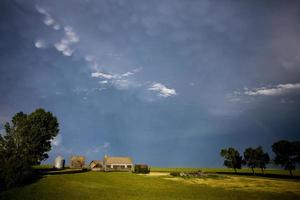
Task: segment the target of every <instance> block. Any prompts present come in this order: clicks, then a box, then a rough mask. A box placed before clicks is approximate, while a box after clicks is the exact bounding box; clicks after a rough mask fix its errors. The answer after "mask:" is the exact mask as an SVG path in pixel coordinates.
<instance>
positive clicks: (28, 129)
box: [0, 109, 59, 187]
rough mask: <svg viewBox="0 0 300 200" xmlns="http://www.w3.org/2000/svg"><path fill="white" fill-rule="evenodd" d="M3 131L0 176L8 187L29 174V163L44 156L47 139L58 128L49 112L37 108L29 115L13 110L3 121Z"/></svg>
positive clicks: (38, 161) (56, 132) (30, 172)
mask: <svg viewBox="0 0 300 200" xmlns="http://www.w3.org/2000/svg"><path fill="white" fill-rule="evenodd" d="M5 131H6V133H5V135H4V136H3V137H1V138H0V155H1V158H0V163H1V165H0V178H1V179H2V180H3V181H4V183H5V185H6V187H11V186H15V185H18V184H20V183H22V182H24V181H25V180H26V179H27V178H29V177H30V176H31V175H32V170H31V166H32V165H36V164H40V162H41V161H43V160H45V159H47V158H48V154H47V152H48V151H50V149H51V140H52V139H53V138H54V137H55V136H56V135H57V134H58V131H59V129H58V122H57V119H56V117H55V116H53V115H52V113H50V112H46V111H45V110H43V109H37V110H36V111H34V112H33V113H31V114H29V115H27V114H24V113H23V112H19V113H17V114H16V115H15V116H14V117H13V118H12V120H11V123H6V124H5Z"/></svg>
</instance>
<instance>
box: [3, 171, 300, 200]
mask: <svg viewBox="0 0 300 200" xmlns="http://www.w3.org/2000/svg"><path fill="white" fill-rule="evenodd" d="M176 169H177V170H178V171H188V170H190V171H192V170H195V169H191V168H184V169H185V170H182V168H181V170H180V169H179V168H176ZM152 170H153V171H160V172H153V173H152V174H150V175H138V174H132V173H123V172H92V171H89V172H83V173H74V174H64V171H62V174H47V175H44V176H43V177H42V178H41V179H39V180H37V181H36V182H34V183H32V184H29V185H26V186H24V187H19V188H15V189H11V190H9V191H6V192H3V193H2V194H1V195H0V199H1V200H2V199H4V200H5V199H14V200H18V199H20V200H48V199H57V200H61V199H66V200H69V199H70V200H71V199H72V200H80V199H93V200H96V199H107V200H110V199H133V200H134V199H163V200H168V199H198V200H199V199H207V200H210V199H225V200H226V199H252V200H253V199H272V200H276V199H289V200H290V199H300V181H297V180H284V179H272V178H264V177H253V176H236V175H223V174H222V175H214V176H211V177H210V176H209V177H206V178H188V179H184V178H180V177H172V176H170V175H169V174H168V173H167V172H168V171H174V168H168V169H166V168H152ZM224 170H225V169H224ZM226 170H227V169H226ZM69 171H70V170H68V172H69ZM204 171H210V172H216V171H220V169H206V170H204ZM221 171H222V170H221ZM274 171H276V170H274ZM268 173H271V172H268ZM275 173H283V172H282V171H276V172H275ZM297 173H298V172H297Z"/></svg>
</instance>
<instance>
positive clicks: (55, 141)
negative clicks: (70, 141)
mask: <svg viewBox="0 0 300 200" xmlns="http://www.w3.org/2000/svg"><path fill="white" fill-rule="evenodd" d="M61 143H62V136H61V135H60V134H58V135H57V136H56V137H55V138H53V140H51V145H53V146H60V145H61Z"/></svg>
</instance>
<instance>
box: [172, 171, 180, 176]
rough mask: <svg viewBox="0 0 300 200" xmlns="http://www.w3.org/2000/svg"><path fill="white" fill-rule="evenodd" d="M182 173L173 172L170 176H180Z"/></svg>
mask: <svg viewBox="0 0 300 200" xmlns="http://www.w3.org/2000/svg"><path fill="white" fill-rule="evenodd" d="M180 173H181V172H171V173H170V175H171V176H180Z"/></svg>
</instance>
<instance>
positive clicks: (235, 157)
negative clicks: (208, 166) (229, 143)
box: [220, 147, 243, 173]
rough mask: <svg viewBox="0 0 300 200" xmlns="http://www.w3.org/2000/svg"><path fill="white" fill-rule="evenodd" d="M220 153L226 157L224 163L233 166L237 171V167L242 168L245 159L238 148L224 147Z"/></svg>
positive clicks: (229, 166)
mask: <svg viewBox="0 0 300 200" xmlns="http://www.w3.org/2000/svg"><path fill="white" fill-rule="evenodd" d="M220 154H221V156H222V157H224V158H225V160H224V165H225V166H226V167H228V168H233V169H234V171H235V173H236V169H241V167H242V161H243V159H242V156H240V153H239V152H238V150H236V149H234V148H232V147H229V148H228V149H222V150H221V153H220Z"/></svg>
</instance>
